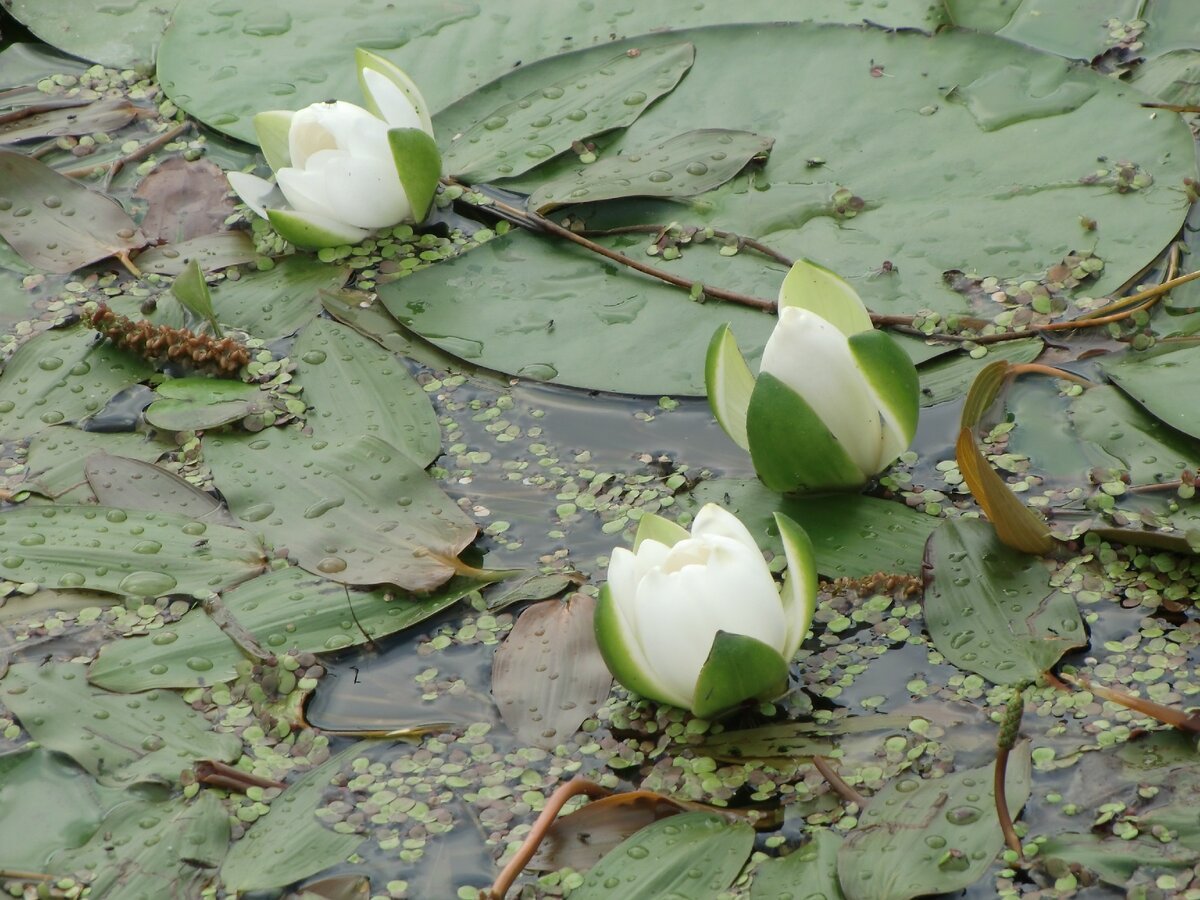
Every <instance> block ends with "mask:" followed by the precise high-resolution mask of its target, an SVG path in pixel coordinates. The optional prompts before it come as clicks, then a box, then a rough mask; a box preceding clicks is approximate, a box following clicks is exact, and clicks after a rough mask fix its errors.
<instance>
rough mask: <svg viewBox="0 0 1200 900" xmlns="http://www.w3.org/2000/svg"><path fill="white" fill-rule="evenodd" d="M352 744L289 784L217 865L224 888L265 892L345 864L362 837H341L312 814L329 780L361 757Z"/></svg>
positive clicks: (362, 747) (314, 812)
mask: <svg viewBox="0 0 1200 900" xmlns="http://www.w3.org/2000/svg"><path fill="white" fill-rule="evenodd" d="M363 749H364V745H363V744H354V745H353V746H351V747H348V748H346V749H345V750H343V751H342V752H341V753H339V754H338V755H337V756H334V757H332V758H331V759H329V760H328V761H326V762H325V763H323V764H322V765H320V766H317V767H316V768H315V769H312V770H310V771H308V772H306V773H305V774H304V775H302V776H301V777H300V778H299V779H297V780H296V781H294V782H292V784H290V785H288V788H287V790H286V791H284V792H283V793H282V794H281V795H280V796H279V797H277V798H276V799H275V800H273V801H272V802H271V811H270V812H269V813H267V815H265V816H263V817H262V818H261V819H258V820H257V821H256V822H255V823H254V824H253V825H252V826H251V827H250V828H249V829H248V830H247V831H246V834H245V836H244V837H243V838H242V839H241V840H240V841H238V842H237V843H236V844H234V845H233V847H232V849H230V851H229V854H228V855H227V856H226V857H225V863H224V865H222V866H221V875H220V877H221V881H222V882H223V883H224V885H225V889H226V890H227V891H230V892H236V891H264V890H268V889H270V888H278V887H283V886H284V885H288V884H292V883H293V882H295V881H299V880H301V879H303V878H307V877H308V876H309V875H315V874H316V873H317V872H320V871H321V870H322V869H327V868H329V867H330V866H334V865H337V864H338V863H341V862H345V860H346V857H348V856H349V855H350V854H351V853H353V852H354V850H355V848H356V847H358V845H359V844H361V843H362V842H363V839H364V838H365V837H366V835H362V834H340V833H338V832H336V831H332V830H330V829H328V828H326V827H325V826H324V825H322V824H321V822H320V820H318V819H317V817H316V815H315V814H316V811H317V810H318V809H319V808H321V806H323V805H324V795H325V793H326V792H327V791H328V790H329V787H330V784H331V782H332V780H333V778H334V777H335V776H336V775H338V774H339V773H340V772H341V771H342V769H343V767H345V766H347V765H348V764H349V762H350V761H351V760H352V759H354V758H355V757H356V756H358V755H360V754H361V753H362V752H363Z"/></svg>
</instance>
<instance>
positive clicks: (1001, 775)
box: [992, 687, 1025, 856]
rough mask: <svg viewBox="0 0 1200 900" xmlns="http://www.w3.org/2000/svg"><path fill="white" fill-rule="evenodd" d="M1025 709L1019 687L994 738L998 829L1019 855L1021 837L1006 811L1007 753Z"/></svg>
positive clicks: (994, 782)
mask: <svg viewBox="0 0 1200 900" xmlns="http://www.w3.org/2000/svg"><path fill="white" fill-rule="evenodd" d="M1024 711H1025V688H1024V687H1019V688H1017V689H1016V690H1015V691H1014V692H1013V695H1012V697H1010V698H1009V701H1008V706H1007V708H1006V709H1005V710H1004V719H1003V721H1002V722H1001V723H1000V735H999V737H998V738H997V740H996V766H995V769H994V770H993V780H992V790H993V793H994V794H995V796H996V818H997V819H998V820H999V821H1000V831H1001V832H1003V834H1004V843H1006V844H1007V845H1008V849H1009V850H1012V851H1013V852H1014V853H1016V854H1017V855H1018V856H1020V855H1021V839H1020V838H1019V837H1017V832H1016V830H1015V829H1014V828H1013V820H1012V816H1011V815H1009V812H1008V787H1007V783H1006V782H1007V776H1008V754H1009V751H1010V750H1012V748H1013V745H1014V744H1016V742H1017V734H1018V732H1019V731H1020V730H1021V716H1022V714H1023V713H1024Z"/></svg>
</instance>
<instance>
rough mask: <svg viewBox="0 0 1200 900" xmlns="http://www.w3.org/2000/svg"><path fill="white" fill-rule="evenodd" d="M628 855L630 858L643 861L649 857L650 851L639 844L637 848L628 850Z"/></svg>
mask: <svg viewBox="0 0 1200 900" xmlns="http://www.w3.org/2000/svg"><path fill="white" fill-rule="evenodd" d="M629 855H630V856H632V857H633V858H634V859H645V858H646V857H647V856H649V855H650V851H649V850H647V849H646V848H645V847H643V846H641V845H640V844H639V845H637V846H634V847H630V848H629Z"/></svg>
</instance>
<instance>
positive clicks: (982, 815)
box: [838, 741, 1030, 900]
mask: <svg viewBox="0 0 1200 900" xmlns="http://www.w3.org/2000/svg"><path fill="white" fill-rule="evenodd" d="M992 768H993V766H992V765H991V764H990V763H989V764H988V765H985V766H980V767H979V768H976V769H965V770H962V771H958V772H954V773H953V774H951V775H947V776H945V777H944V778H936V779H931V780H928V781H922V780H921V779H919V778H917V776H915V775H910V774H907V773H906V774H903V775H901V776H899V777H898V778H896V779H894V780H892V781H890V782H888V784H887V785H885V786H884V788H883V790H881V791H879V792H878V793H877V794H875V796H874V797H872V798H871V803H870V805H868V806H867V808H866V810H865V811H864V812H863V813H862V814H861V815H860V816H859V820H858V827H857V828H856V829H855V830H854V831H852V832H850V834H849V835H848V836H847V837H846V840H845V841H844V842H843V843H842V848H841V850H840V851H838V881H839V882H840V884H841V888H842V892H843V893H844V894H845V895H846V900H910V898H913V897H923V896H927V895H930V894H943V893H947V894H948V893H953V892H955V891H959V890H962V889H963V888H966V887H969V886H970V885H972V884H974V883H975V882H976V881H978V880H979V879H980V878H981V877H982V876H983V873H984V872H986V871H987V869H988V867H989V866H991V864H992V862H993V861H994V860H995V858H996V856H997V854H999V853H1000V851H1001V850H1003V849H1004V835H1003V834H1002V833H1001V831H1000V823H999V822H998V820H997V819H996V811H995V810H996V800H995V794H994V792H993V790H992ZM1029 769H1030V760H1029V743H1028V742H1027V741H1024V742H1022V743H1021V744H1019V745H1018V746H1017V747H1016V748H1015V749H1014V750H1013V752H1012V754H1011V755H1010V756H1009V758H1008V777H1007V779H1006V784H1005V787H1006V789H1007V790H1006V793H1007V797H1008V810H1009V813H1010V815H1012V816H1013V817H1014V818H1015V817H1016V816H1017V815H1018V814H1019V813H1020V811H1021V807H1023V806H1024V805H1025V801H1026V800H1028V799H1029V792H1030V772H1029ZM930 848H937V849H934V850H931V849H930Z"/></svg>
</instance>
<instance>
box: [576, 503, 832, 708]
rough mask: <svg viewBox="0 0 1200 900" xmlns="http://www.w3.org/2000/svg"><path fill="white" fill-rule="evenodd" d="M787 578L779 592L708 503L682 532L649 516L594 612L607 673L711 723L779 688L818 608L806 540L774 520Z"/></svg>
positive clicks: (617, 556)
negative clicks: (720, 715)
mask: <svg viewBox="0 0 1200 900" xmlns="http://www.w3.org/2000/svg"><path fill="white" fill-rule="evenodd" d="M776 524H777V525H778V526H779V532H780V535H781V537H782V538H783V546H784V551H785V555H786V557H787V563H788V572H787V578H786V580H785V582H784V585H783V589H782V591H780V590H779V589H778V588H777V587H776V585H775V580H774V578H773V577H772V576H771V572H770V570H769V569H768V568H767V564H766V562H765V561H764V559H763V555H762V552H761V551H760V550H759V549H758V545H757V544H755V542H754V538H752V537H751V536H750V532H749V531H748V530H747V529H746V526H745V525H743V524H742V523H741V521H739V520H738V518H737V517H736V516H734V515H733V514H732V513H729V512H727V511H725V510H724V509H721V508H720V507H719V506H716V505H715V504H712V503H710V504H708V505H706V506H705V507H704V508H703V509H701V510H700V512H699V513H698V514H697V515H696V519H695V522H694V523H693V525H692V530H691V532H690V533H689V532H687V531H685V530H684V529H683V528H681V527H680V526H678V525H676V524H674V523H673V522H670V521H668V520H667V519H663V518H661V517H659V516H656V515H653V514H652V513H650V514H646V515H645V516H643V517H642V520H641V524H640V526H639V528H638V534H637V539H636V541H635V543H634V549H633V550H632V551H629V550H626V549H625V548H624V547H618V548H616V549H615V550H614V551H613V553H612V560H611V562H610V563H609V569H608V583H607V584H605V586H604V588H603V589H602V591H601V594H600V602H599V603H598V604H597V606H596V639H597V641H598V642H599V645H600V652H601V653H602V654H603V656H604V661H605V662H606V663H607V664H608V667H609V669H610V670H612V673H613V675H615V676H616V678H617V680H618V681H620V682H621V684H623V685H625V687H627V688H629V689H630V690H631V691H634V692H636V693H638V694H641V695H642V696H644V697H649V698H651V699H653V700H658V701H659V702H662V703H670V704H672V705H674V706H681V707H683V708H685V709H690V710H691V711H692V712H693V713H695V714H696V715H697V716H702V717H705V718H712V717H713V716H715V715H717V714H719V713H721V712H724V711H726V710H728V709H730V708H732V707H734V706H736V705H738V704H739V703H741V702H743V701H745V700H750V699H753V698H763V699H767V698H771V697H774V696H777V695H778V694H780V693H782V692H783V690H784V689H785V688H786V686H787V675H788V662H789V661H790V660H791V658H792V656H794V655H795V653H796V650H797V648H799V646H800V642H801V641H803V640H804V636H805V634H807V632H808V627H809V624H810V623H811V622H812V617H813V611H814V609H815V606H816V596H817V572H816V566H815V564H814V562H813V553H812V544H811V542H810V541H809V539H808V535H806V534H805V533H804V530H803V529H802V528H800V526H799V525H797V524H796V523H795V522H793V521H792V520H791V519H788V518H787V517H785V516H781V515H777V516H776Z"/></svg>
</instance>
